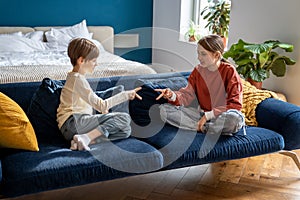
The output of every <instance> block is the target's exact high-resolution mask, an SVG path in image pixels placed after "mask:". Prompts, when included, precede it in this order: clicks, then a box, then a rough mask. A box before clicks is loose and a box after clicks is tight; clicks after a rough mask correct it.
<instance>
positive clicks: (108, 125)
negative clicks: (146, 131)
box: [60, 112, 131, 143]
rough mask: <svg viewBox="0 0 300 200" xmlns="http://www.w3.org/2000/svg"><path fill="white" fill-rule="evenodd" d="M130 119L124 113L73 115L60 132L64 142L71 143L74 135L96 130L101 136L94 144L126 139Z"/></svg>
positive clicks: (129, 131) (129, 130)
mask: <svg viewBox="0 0 300 200" xmlns="http://www.w3.org/2000/svg"><path fill="white" fill-rule="evenodd" d="M130 121H131V118H130V116H129V114H127V113H124V112H112V113H107V114H95V115H88V114H73V115H71V116H70V117H69V118H68V119H67V120H66V122H65V123H64V124H63V126H62V127H61V129H60V131H61V132H62V134H63V136H64V137H65V139H66V140H68V141H71V140H72V139H73V136H74V135H76V134H85V133H88V132H89V131H91V130H93V129H98V130H99V131H100V132H101V133H102V134H103V136H102V137H98V138H97V139H96V143H98V142H101V141H105V140H117V139H124V138H128V137H129V136H130V134H131V127H130Z"/></svg>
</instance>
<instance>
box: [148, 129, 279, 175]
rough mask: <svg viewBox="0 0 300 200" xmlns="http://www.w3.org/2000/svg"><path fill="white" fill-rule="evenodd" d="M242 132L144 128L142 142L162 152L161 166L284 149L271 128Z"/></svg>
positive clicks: (206, 161)
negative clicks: (221, 132)
mask: <svg viewBox="0 0 300 200" xmlns="http://www.w3.org/2000/svg"><path fill="white" fill-rule="evenodd" d="M145 131H146V130H145ZM246 131H247V135H243V130H240V131H239V132H238V133H237V134H236V135H234V136H224V135H222V136H218V135H211V134H203V133H196V132H193V131H188V130H181V129H178V128H176V127H173V126H171V125H165V126H164V127H163V129H161V130H160V131H158V132H155V133H154V132H152V133H151V130H148V134H151V135H152V136H151V137H149V138H144V139H143V141H145V142H147V143H149V144H151V145H153V146H154V147H155V148H157V149H158V150H159V151H161V152H162V154H163V157H164V167H166V168H168V169H173V168H178V167H186V166H192V165H197V164H205V163H212V162H219V161H224V160H231V159H239V158H245V157H249V156H255V155H261V154H266V153H272V152H276V151H279V150H282V149H283V148H284V139H283V137H282V136H281V135H280V134H278V133H276V132H274V131H271V130H268V129H264V128H260V127H247V128H246Z"/></svg>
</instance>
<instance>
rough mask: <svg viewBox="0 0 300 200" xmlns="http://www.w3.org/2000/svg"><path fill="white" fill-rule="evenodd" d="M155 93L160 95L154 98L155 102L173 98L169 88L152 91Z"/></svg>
mask: <svg viewBox="0 0 300 200" xmlns="http://www.w3.org/2000/svg"><path fill="white" fill-rule="evenodd" d="M154 90H155V91H156V92H161V94H160V95H159V96H158V97H156V100H159V99H160V98H162V97H164V98H165V99H170V98H171V97H172V96H173V91H172V90H171V89H170V88H166V89H154Z"/></svg>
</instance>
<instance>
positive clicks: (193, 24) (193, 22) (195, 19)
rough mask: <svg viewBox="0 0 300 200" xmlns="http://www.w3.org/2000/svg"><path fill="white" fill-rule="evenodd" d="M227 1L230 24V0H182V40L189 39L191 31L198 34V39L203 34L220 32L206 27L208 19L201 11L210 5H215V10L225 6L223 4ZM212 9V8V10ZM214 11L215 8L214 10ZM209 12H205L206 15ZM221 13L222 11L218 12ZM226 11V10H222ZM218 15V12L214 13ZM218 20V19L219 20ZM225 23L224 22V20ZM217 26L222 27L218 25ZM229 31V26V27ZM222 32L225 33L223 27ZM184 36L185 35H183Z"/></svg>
mask: <svg viewBox="0 0 300 200" xmlns="http://www.w3.org/2000/svg"><path fill="white" fill-rule="evenodd" d="M223 2H225V3H226V4H225V5H226V9H229V10H226V13H227V16H228V17H227V21H228V24H229V13H230V0H181V15H180V35H181V38H180V39H181V40H185V41H187V39H188V35H189V34H191V32H193V33H195V34H196V35H197V36H198V39H199V38H200V37H201V36H202V35H207V34H211V33H216V32H219V30H217V31H212V30H210V29H209V28H208V27H206V28H205V26H206V25H207V23H208V21H207V20H206V19H203V17H204V16H202V15H201V12H202V11H203V9H204V8H205V7H207V6H209V5H215V6H217V7H215V8H216V9H215V11H216V10H218V9H221V8H223V7H222V6H221V4H222V3H223ZM210 11H211V10H210ZM212 11H213V10H212ZM207 13H208V12H206V13H205V15H206V14H207ZM216 13H220V12H216ZM222 13H224V12H222ZM214 16H216V17H217V16H218V14H216V15H214ZM217 21H218V20H217ZM222 23H224V22H222ZM217 27H221V26H218V24H217ZM227 31H228V28H227ZM221 32H222V33H223V32H224V30H223V29H221ZM183 36H184V37H183ZM225 37H227V35H225Z"/></svg>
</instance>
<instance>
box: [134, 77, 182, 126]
mask: <svg viewBox="0 0 300 200" xmlns="http://www.w3.org/2000/svg"><path fill="white" fill-rule="evenodd" d="M186 84H187V79H186V78H185V77H172V78H167V79H150V80H143V79H139V80H137V81H136V84H135V85H136V87H138V86H141V87H142V89H141V90H140V91H138V94H139V95H140V96H141V97H142V98H143V100H139V99H134V100H132V101H130V102H129V114H130V116H131V119H132V121H133V122H134V123H135V124H137V125H138V126H147V125H148V124H150V122H151V119H152V120H160V113H159V108H158V105H160V104H163V103H167V100H166V99H164V98H161V99H159V100H156V98H157V97H158V96H159V94H160V93H159V92H156V91H155V90H154V89H157V88H171V89H172V90H174V91H176V90H179V89H180V88H182V87H185V86H186ZM155 105H157V106H155ZM150 112H151V113H150ZM150 116H151V118H150Z"/></svg>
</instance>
